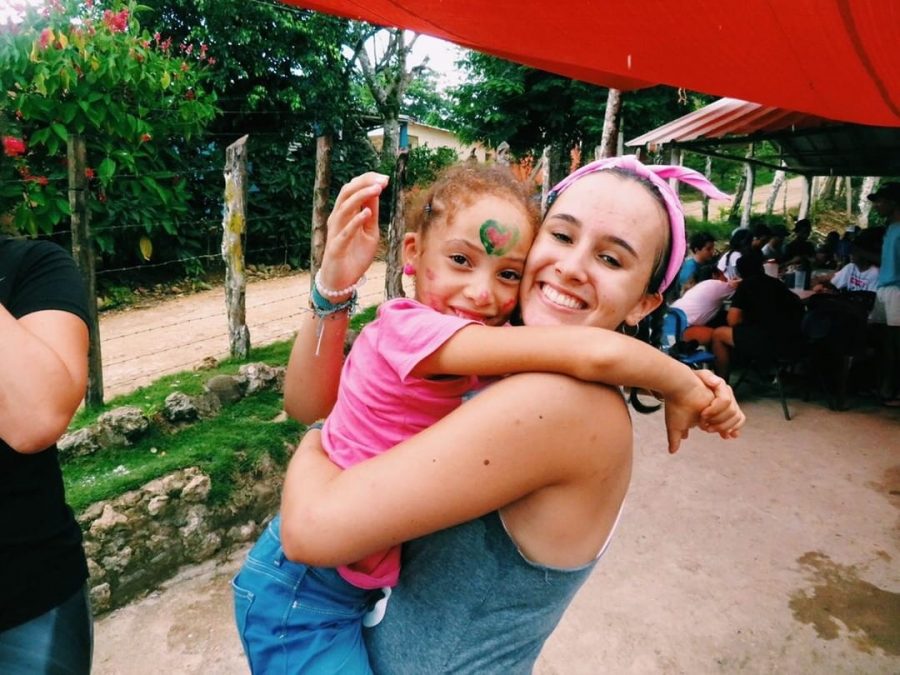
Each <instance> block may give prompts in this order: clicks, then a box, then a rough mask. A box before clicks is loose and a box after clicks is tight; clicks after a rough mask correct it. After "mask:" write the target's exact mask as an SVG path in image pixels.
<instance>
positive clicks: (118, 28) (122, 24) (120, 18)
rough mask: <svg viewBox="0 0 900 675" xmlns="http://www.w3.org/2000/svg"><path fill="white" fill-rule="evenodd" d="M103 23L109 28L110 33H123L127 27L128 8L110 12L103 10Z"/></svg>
mask: <svg viewBox="0 0 900 675" xmlns="http://www.w3.org/2000/svg"><path fill="white" fill-rule="evenodd" d="M103 23H104V24H106V27H107V28H109V32H110V33H123V32H125V29H126V28H128V10H127V9H123V10H122V11H121V12H112V11H111V10H108V9H107V10H106V11H104V12H103Z"/></svg>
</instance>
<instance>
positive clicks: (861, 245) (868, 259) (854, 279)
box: [813, 229, 881, 293]
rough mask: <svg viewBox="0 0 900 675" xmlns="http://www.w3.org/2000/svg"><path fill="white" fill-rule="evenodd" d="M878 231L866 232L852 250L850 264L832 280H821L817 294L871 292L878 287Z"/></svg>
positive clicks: (879, 245) (833, 276) (815, 287)
mask: <svg viewBox="0 0 900 675" xmlns="http://www.w3.org/2000/svg"><path fill="white" fill-rule="evenodd" d="M878 235H879V232H878V231H877V230H876V229H871V230H864V231H863V232H862V233H861V234H860V235H859V236H858V237H857V238H856V240H855V241H854V242H853V244H852V245H851V248H850V262H849V263H847V264H846V265H844V266H843V267H842V268H841V269H840V270H838V271H837V272H836V273H835V274H834V275H832V276H831V278H824V279H820V280H819V281H818V283H817V284H816V285H815V286H814V287H813V290H814V291H816V292H817V293H834V292H835V291H851V292H852V291H870V292H874V291H875V289H876V288H877V287H878V272H879V269H878V265H877V264H876V263H878V262H880V260H879V251H880V249H881V243H880V241H879V239H880V237H879V236H878Z"/></svg>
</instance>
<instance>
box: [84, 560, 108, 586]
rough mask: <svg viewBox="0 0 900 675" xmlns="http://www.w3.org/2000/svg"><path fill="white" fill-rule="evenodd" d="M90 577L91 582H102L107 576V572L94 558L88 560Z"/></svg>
mask: <svg viewBox="0 0 900 675" xmlns="http://www.w3.org/2000/svg"><path fill="white" fill-rule="evenodd" d="M87 568H88V576H89V577H90V578H91V581H100V580H101V579H103V578H104V577H105V576H106V570H105V569H103V568H102V567H101V566H100V565H98V564H97V563H95V562H94V560H93V558H88V559H87Z"/></svg>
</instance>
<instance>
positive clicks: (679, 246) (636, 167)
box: [549, 155, 730, 293]
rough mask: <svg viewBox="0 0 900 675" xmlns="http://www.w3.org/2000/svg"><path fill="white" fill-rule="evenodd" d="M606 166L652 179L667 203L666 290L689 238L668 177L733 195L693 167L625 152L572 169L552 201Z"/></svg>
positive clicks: (707, 192)
mask: <svg viewBox="0 0 900 675" xmlns="http://www.w3.org/2000/svg"><path fill="white" fill-rule="evenodd" d="M606 169H620V170H622V171H627V172H628V173H633V174H634V175H635V176H640V177H641V178H645V179H647V180H649V181H650V182H651V183H652V184H653V185H654V186H655V187H656V189H657V190H659V193H660V195H661V196H662V198H663V203H665V205H666V211H667V212H668V214H669V225H670V227H671V230H672V253H671V255H670V256H669V262H668V264H667V265H666V273H665V276H664V277H663V281H662V284H660V287H659V292H660V293H662V292H663V291H665V290H666V289H667V288H668V287H669V286H670V285H671V284H672V282H673V281H674V280H675V277H676V276H677V275H678V271H679V270H680V269H681V263H682V261H683V260H684V256H685V252H686V249H687V242H686V241H685V235H684V210H683V209H682V206H681V200H679V199H678V196H677V195H676V194H675V192H673V191H672V188H670V187H669V184H668V183H667V182H666V181H667V179H669V178H674V179H675V180H678V181H680V182H682V183H685V184H686V185H690V186H691V187H693V188H696V189H697V190H700V192H702V193H703V194H705V195H706V196H707V197H711V198H712V199H730V197H729V196H728V195H727V194H725V193H724V192H722V191H721V190H719V188H717V187H716V186H715V185H713V184H712V183H711V182H710V181H709V180H707V178H706V176H704V175H703V174H701V173H698V172H697V171H694V170H693V169H687V168H685V167H683V166H669V165H664V164H649V165H647V164H642V163H641V162H640V161H638V160H637V158H635V157H634V155H623V156H621V157H610V158H609V159H598V160H597V161H595V162H591V163H590V164H585V165H584V166H583V167H581V168H580V169H577V170H576V171H573V172H572V173H570V174H569V175H568V176H566V177H565V178H563V179H562V180H561V181H560V182H559V183H557V184H556V186H555V187H554V188H553V189H552V190H551V191H550V202H549V203H552V200H555V199H556V198H557V197H558V196H559V195H560V194H561V193H562V192H563V191H564V190H565V189H566V188H568V187H570V186H571V185H572V184H573V183H574V182H575V181H577V180H578V179H580V178H582V177H584V176H586V175H588V174H590V173H596V172H598V171H603V170H606Z"/></svg>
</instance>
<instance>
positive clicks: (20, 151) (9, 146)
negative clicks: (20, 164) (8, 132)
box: [3, 136, 25, 157]
mask: <svg viewBox="0 0 900 675" xmlns="http://www.w3.org/2000/svg"><path fill="white" fill-rule="evenodd" d="M3 154H4V155H6V156H7V157H18V156H19V155H24V154H25V141H23V140H22V139H21V138H15V137H13V136H4V137H3Z"/></svg>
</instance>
